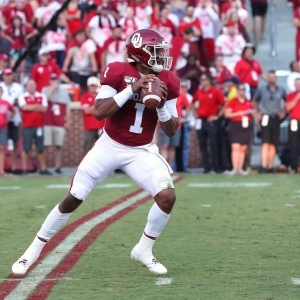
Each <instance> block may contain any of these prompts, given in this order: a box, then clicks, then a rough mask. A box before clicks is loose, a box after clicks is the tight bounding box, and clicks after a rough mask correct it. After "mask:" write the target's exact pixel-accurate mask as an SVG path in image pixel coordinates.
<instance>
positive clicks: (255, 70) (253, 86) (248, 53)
mask: <svg viewBox="0 0 300 300" xmlns="http://www.w3.org/2000/svg"><path fill="white" fill-rule="evenodd" d="M254 54H255V47H254V46H253V45H252V44H246V46H245V48H244V50H243V52H242V58H241V60H239V61H238V62H237V63H236V65H235V68H234V73H235V74H236V75H237V76H238V77H239V81H240V82H242V83H247V84H249V86H250V94H251V99H252V98H253V96H254V94H255V92H256V90H257V87H258V84H259V78H260V76H261V77H262V78H263V79H264V80H267V75H266V74H265V73H264V72H263V70H262V68H261V66H260V63H259V62H258V61H257V60H256V59H254V58H253V55H254Z"/></svg>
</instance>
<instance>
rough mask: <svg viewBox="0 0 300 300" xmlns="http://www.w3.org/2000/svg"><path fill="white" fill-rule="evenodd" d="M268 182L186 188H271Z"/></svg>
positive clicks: (210, 184)
mask: <svg viewBox="0 0 300 300" xmlns="http://www.w3.org/2000/svg"><path fill="white" fill-rule="evenodd" d="M271 185H272V183H270V182H237V183H234V182H230V181H228V182H212V183H189V184H188V185H187V186H188V187H193V188H240V187H247V188H260V187H268V186H271Z"/></svg>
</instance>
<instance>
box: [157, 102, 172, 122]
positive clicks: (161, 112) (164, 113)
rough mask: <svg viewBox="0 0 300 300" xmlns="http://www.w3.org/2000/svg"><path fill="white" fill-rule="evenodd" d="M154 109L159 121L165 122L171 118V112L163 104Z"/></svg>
mask: <svg viewBox="0 0 300 300" xmlns="http://www.w3.org/2000/svg"><path fill="white" fill-rule="evenodd" d="M156 111H157V116H158V119H159V121H160V122H167V121H169V120H170V119H171V114H170V112H169V110H168V109H167V107H166V106H165V105H164V106H163V107H162V108H157V109H156Z"/></svg>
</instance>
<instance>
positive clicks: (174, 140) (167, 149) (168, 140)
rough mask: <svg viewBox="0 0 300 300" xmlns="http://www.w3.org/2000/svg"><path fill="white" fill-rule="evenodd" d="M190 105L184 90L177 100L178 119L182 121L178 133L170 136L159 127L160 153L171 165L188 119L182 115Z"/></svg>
mask: <svg viewBox="0 0 300 300" xmlns="http://www.w3.org/2000/svg"><path fill="white" fill-rule="evenodd" d="M189 106H190V103H189V101H188V99H187V96H186V94H185V93H184V92H181V93H180V95H179V97H178V98H177V102H176V109H177V113H178V119H179V123H180V124H179V126H178V128H177V131H176V134H175V135H173V136H172V137H168V136H167V135H166V134H165V132H164V131H163V130H162V129H161V128H159V132H160V143H161V147H160V154H161V155H162V156H163V158H164V159H165V160H166V161H167V162H168V163H169V165H170V166H171V167H172V165H173V163H174V158H175V155H176V148H177V147H179V145H180V139H181V129H182V124H183V123H184V122H186V119H185V118H183V117H182V110H183V109H184V108H185V109H186V108H188V107H189Z"/></svg>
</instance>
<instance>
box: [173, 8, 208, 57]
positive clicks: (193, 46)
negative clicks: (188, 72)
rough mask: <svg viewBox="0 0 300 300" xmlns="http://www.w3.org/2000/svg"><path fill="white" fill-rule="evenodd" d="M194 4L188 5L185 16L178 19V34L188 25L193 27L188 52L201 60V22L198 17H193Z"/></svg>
mask: <svg viewBox="0 0 300 300" xmlns="http://www.w3.org/2000/svg"><path fill="white" fill-rule="evenodd" d="M194 10H195V8H194V6H193V5H188V6H187V7H186V11H185V17H184V18H183V19H182V20H181V21H180V25H179V28H178V32H179V34H181V35H182V34H183V32H184V30H185V29H186V28H188V27H190V28H193V37H192V38H191V40H190V52H191V53H195V54H196V55H197V57H198V59H199V61H201V53H202V52H201V49H200V38H201V35H202V28H201V22H200V20H199V19H196V18H194Z"/></svg>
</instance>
